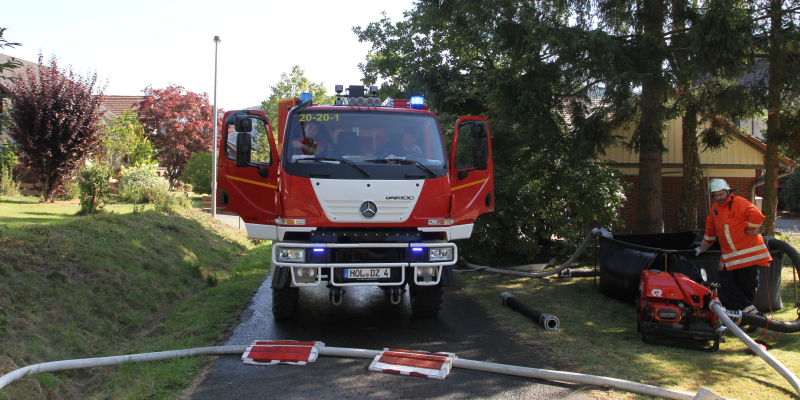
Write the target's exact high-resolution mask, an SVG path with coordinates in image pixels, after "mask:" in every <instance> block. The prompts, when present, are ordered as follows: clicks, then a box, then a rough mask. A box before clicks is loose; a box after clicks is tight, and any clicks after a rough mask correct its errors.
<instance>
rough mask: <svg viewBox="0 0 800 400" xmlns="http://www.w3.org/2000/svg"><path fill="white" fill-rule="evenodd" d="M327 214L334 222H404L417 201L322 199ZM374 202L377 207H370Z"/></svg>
mask: <svg viewBox="0 0 800 400" xmlns="http://www.w3.org/2000/svg"><path fill="white" fill-rule="evenodd" d="M320 203H321V205H322V208H323V210H324V211H325V215H326V216H327V217H328V219H330V220H331V221H332V222H373V223H375V222H380V223H386V222H404V221H405V220H407V219H408V217H409V215H411V210H412V209H413V208H414V204H415V202H414V201H413V200H411V201H408V200H406V201H403V200H391V201H389V200H383V201H380V200H375V201H370V202H365V201H362V200H355V201H354V200H327V201H326V200H320ZM366 203H372V205H374V206H375V208H370V204H367V205H365V204H366Z"/></svg>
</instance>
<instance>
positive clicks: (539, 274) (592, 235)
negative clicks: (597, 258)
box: [453, 228, 611, 278]
mask: <svg viewBox="0 0 800 400" xmlns="http://www.w3.org/2000/svg"><path fill="white" fill-rule="evenodd" d="M598 236H606V237H609V236H611V233H609V232H608V231H607V230H605V229H598V228H595V229H592V231H591V233H589V235H587V236H586V239H584V240H583V243H581V245H580V246H579V247H578V250H576V251H575V254H573V255H572V257H570V258H569V260H567V262H566V263H564V264H563V265H561V266H560V267H558V268H554V269H552V270H550V271H546V272H520V271H508V270H505V269H498V268H492V267H487V266H482V265H475V264H472V263H470V262H466V264H467V267H469V268H472V269H470V270H460V271H459V270H453V272H467V271H469V272H472V271H486V272H494V273H497V274H504V275H514V276H522V277H526V278H543V277H546V276H550V275H555V274H558V273H560V272H561V271H563V270H565V269H567V267H569V266H570V265H572V263H574V262H575V260H577V259H578V257H580V255H581V254H582V253H583V251H584V250H586V247H588V246H589V243H590V242H591V241H592V239H594V238H595V237H598ZM522 267H525V265H523V266H522Z"/></svg>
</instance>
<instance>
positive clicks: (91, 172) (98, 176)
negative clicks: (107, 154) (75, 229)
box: [78, 164, 111, 215]
mask: <svg viewBox="0 0 800 400" xmlns="http://www.w3.org/2000/svg"><path fill="white" fill-rule="evenodd" d="M109 178H111V170H110V169H109V168H108V167H106V166H103V165H100V164H94V165H91V166H88V167H84V168H82V169H81V171H80V172H79V174H78V187H79V188H80V201H81V210H80V211H79V212H78V214H80V215H87V214H88V215H92V214H94V213H96V212H97V211H99V210H102V209H103V206H105V203H106V200H107V199H108V189H109V184H108V179H109Z"/></svg>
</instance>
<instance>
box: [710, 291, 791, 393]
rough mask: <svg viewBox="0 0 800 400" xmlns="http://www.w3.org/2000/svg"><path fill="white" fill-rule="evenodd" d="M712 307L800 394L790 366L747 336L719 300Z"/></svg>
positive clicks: (726, 323) (724, 322)
mask: <svg viewBox="0 0 800 400" xmlns="http://www.w3.org/2000/svg"><path fill="white" fill-rule="evenodd" d="M711 309H712V310H714V312H715V313H717V315H718V316H719V319H720V321H722V323H723V324H725V326H727V327H728V329H729V330H730V331H731V332H733V334H734V335H736V337H737V338H739V340H741V341H742V342H744V344H746V345H747V347H748V348H750V350H752V351H753V352H754V353H756V354H757V355H758V356H759V357H761V358H763V359H764V361H766V362H767V364H769V366H770V367H772V368H774V369H775V371H778V373H779V374H781V375H782V376H783V377H784V378H785V379H786V380H787V381H788V382H789V384H791V385H792V387H793V388H794V390H795V391H796V392H797V394H800V380H798V379H797V376H795V374H793V373H792V371H790V370H789V369H788V368H786V367H785V366H784V365H783V364H782V363H781V362H780V361H778V360H777V359H775V357H773V356H772V355H771V354H769V353H768V352H767V351H766V350H764V349H763V348H762V347H761V346H759V345H758V343H756V342H755V341H754V340H753V339H751V338H750V336H747V334H746V333H744V332H743V331H742V330H741V329H739V327H738V326H736V323H734V322H733V321H732V320H731V319H730V318H729V317H728V315H727V314H726V312H725V309H724V308H723V307H722V304H720V302H719V301H718V300H715V301H712V302H711Z"/></svg>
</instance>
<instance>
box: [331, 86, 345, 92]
mask: <svg viewBox="0 0 800 400" xmlns="http://www.w3.org/2000/svg"><path fill="white" fill-rule="evenodd" d="M333 91H334V92H336V94H341V93H342V92H344V85H336V86H335V87H334V89H333Z"/></svg>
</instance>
